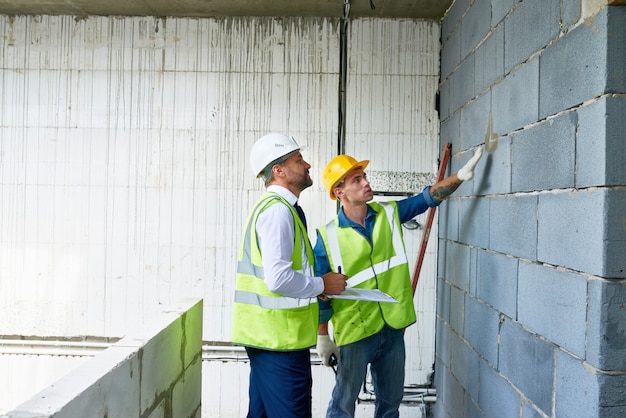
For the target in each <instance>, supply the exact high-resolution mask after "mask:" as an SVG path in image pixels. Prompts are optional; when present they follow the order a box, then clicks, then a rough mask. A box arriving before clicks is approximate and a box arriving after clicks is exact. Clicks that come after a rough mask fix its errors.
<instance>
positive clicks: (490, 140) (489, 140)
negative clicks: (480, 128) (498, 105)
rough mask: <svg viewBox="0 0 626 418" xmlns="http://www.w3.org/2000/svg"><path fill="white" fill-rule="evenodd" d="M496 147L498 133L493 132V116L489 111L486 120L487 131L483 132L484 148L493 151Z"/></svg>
mask: <svg viewBox="0 0 626 418" xmlns="http://www.w3.org/2000/svg"><path fill="white" fill-rule="evenodd" d="M496 148H498V134H497V133H496V132H493V118H492V116H491V112H489V120H488V121H487V133H486V134H485V150H486V151H487V152H494V151H495V150H496Z"/></svg>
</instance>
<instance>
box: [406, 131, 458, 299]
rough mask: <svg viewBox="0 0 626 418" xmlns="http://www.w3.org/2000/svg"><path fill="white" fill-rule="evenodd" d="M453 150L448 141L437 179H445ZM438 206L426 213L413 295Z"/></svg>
mask: <svg viewBox="0 0 626 418" xmlns="http://www.w3.org/2000/svg"><path fill="white" fill-rule="evenodd" d="M451 152H452V144H451V143H449V142H447V143H446V144H445V145H444V146H443V155H442V157H441V161H440V162H439V172H438V173H437V181H441V180H443V176H444V175H445V174H446V168H447V167H448V161H449V160H450V154H451ZM436 210H437V207H436V206H435V207H432V208H430V209H428V213H427V214H426V225H425V226H424V233H423V234H422V241H421V242H420V251H419V253H418V254H417V263H415V268H414V269H413V280H412V284H413V295H415V289H416V288H417V281H418V280H419V277H420V271H421V270H422V263H423V262H424V254H426V245H428V236H429V235H430V228H431V227H432V225H433V220H434V219H435V211H436Z"/></svg>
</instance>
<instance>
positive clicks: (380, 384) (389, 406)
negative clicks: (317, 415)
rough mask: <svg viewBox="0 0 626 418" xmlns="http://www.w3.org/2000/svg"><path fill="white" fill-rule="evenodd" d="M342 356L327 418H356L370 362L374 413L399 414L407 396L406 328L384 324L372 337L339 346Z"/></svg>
mask: <svg viewBox="0 0 626 418" xmlns="http://www.w3.org/2000/svg"><path fill="white" fill-rule="evenodd" d="M339 355H340V360H339V364H338V365H337V378H336V380H335V388H334V389H333V395H332V398H331V400H330V403H329V404H328V411H327V412H326V418H344V417H354V408H355V403H356V400H357V397H358V396H359V390H360V389H361V385H362V384H363V380H364V379H365V374H366V373H367V365H368V363H369V364H370V371H371V373H372V382H373V384H374V393H375V394H376V403H375V410H374V416H375V417H380V418H383V417H384V418H391V417H398V416H399V412H398V408H399V407H400V402H402V397H403V395H404V361H405V358H406V354H405V349H404V330H403V329H393V328H390V327H388V326H387V325H385V326H384V327H383V329H381V330H380V331H379V332H378V333H376V334H374V335H372V336H371V337H367V338H365V339H364V340H361V341H357V342H355V343H352V344H348V345H344V346H341V347H339Z"/></svg>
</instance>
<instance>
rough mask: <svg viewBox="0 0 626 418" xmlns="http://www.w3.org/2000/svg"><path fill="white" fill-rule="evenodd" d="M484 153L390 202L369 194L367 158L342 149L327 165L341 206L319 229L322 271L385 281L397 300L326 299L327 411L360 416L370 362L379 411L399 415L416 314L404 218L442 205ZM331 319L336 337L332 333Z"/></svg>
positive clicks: (356, 283) (358, 283) (328, 182)
mask: <svg viewBox="0 0 626 418" xmlns="http://www.w3.org/2000/svg"><path fill="white" fill-rule="evenodd" d="M481 155H482V147H479V148H478V150H477V151H476V153H475V155H474V156H473V157H472V158H471V159H470V161H469V162H468V163H467V164H466V165H465V166H464V167H463V168H461V170H459V171H458V173H456V174H453V175H451V176H450V177H447V178H445V179H443V180H442V181H440V182H438V183H436V184H434V185H433V186H430V187H427V188H426V189H424V191H423V192H422V193H420V194H418V195H415V196H412V197H409V198H407V199H403V200H399V201H395V202H387V203H374V202H371V200H372V199H373V197H374V195H373V192H372V188H371V187H370V184H369V181H368V180H367V175H366V174H365V171H364V170H365V168H366V167H367V165H368V163H369V161H367V160H365V161H357V160H355V159H354V158H352V157H350V156H348V155H338V156H337V157H335V158H333V159H332V160H331V161H330V163H328V165H327V166H326V168H325V169H324V171H323V173H322V179H323V182H324V186H325V187H326V189H327V190H328V193H329V195H330V198H331V199H333V200H334V199H338V200H339V201H341V208H340V209H339V213H338V214H337V216H336V217H335V218H334V219H333V220H332V221H330V222H329V223H328V224H327V225H325V226H322V227H320V228H319V229H318V231H317V242H316V244H315V248H314V253H315V269H316V274H318V275H320V274H324V273H327V272H329V271H341V272H342V273H344V274H345V275H346V276H348V287H359V288H365V289H380V290H381V291H383V292H385V293H387V294H389V295H390V296H392V297H393V298H395V299H396V300H397V301H398V302H399V303H398V304H393V303H387V302H382V303H377V302H369V301H367V302H366V301H358V300H347V299H332V300H331V302H322V303H321V306H320V309H321V313H320V326H319V330H318V334H319V335H318V343H317V351H318V354H319V355H320V357H321V358H322V362H323V363H324V365H326V366H328V365H330V357H331V355H333V354H334V355H335V356H336V357H337V358H338V359H339V363H338V367H337V377H336V382H335V388H334V390H333V393H332V399H331V400H330V403H329V405H328V411H327V417H328V418H330V417H332V418H336V417H353V416H354V409H355V402H356V399H357V396H358V393H359V390H360V388H361V384H362V382H363V379H364V378H365V373H366V368H367V365H368V364H370V370H371V373H372V379H373V383H374V393H375V395H376V401H375V402H376V406H375V416H376V417H383V416H384V417H397V416H398V408H399V406H400V402H401V401H402V396H403V392H404V362H405V357H406V355H405V347H404V338H403V337H404V329H405V328H406V327H408V326H409V325H411V324H412V323H414V322H415V319H416V318H415V310H414V307H413V292H412V286H411V277H410V273H409V267H408V260H407V257H406V253H405V250H404V242H403V239H402V233H401V224H402V223H404V222H407V221H409V220H410V219H413V218H414V217H415V216H417V215H418V214H420V213H423V212H425V211H426V210H427V209H428V208H429V207H433V206H437V205H439V204H440V203H441V202H442V201H443V199H445V198H446V197H448V196H450V195H451V194H452V193H453V192H454V191H455V190H456V189H457V188H458V187H459V186H460V185H461V183H462V182H463V181H465V180H470V179H471V178H472V177H473V175H474V167H475V166H476V164H477V163H478V160H479V159H480V157H481ZM329 319H330V320H331V321H332V323H333V334H334V340H335V342H333V341H332V340H331V339H330V337H329V336H328V320H329ZM335 343H336V344H337V345H335ZM337 346H339V348H337Z"/></svg>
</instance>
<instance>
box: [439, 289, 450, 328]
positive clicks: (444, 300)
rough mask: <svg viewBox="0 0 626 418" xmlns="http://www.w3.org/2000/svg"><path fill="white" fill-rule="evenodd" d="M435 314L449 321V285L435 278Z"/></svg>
mask: <svg viewBox="0 0 626 418" xmlns="http://www.w3.org/2000/svg"><path fill="white" fill-rule="evenodd" d="M437 315H439V316H440V317H441V319H443V320H444V321H445V322H447V323H449V322H450V286H449V285H448V284H447V283H446V282H445V281H444V280H442V279H437Z"/></svg>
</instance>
